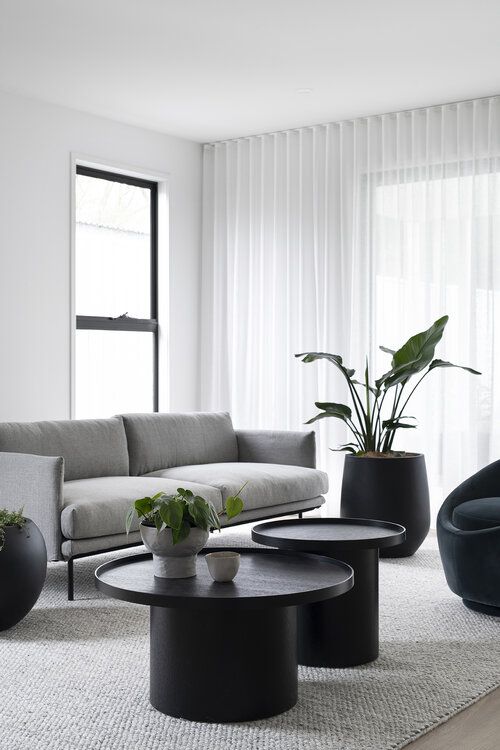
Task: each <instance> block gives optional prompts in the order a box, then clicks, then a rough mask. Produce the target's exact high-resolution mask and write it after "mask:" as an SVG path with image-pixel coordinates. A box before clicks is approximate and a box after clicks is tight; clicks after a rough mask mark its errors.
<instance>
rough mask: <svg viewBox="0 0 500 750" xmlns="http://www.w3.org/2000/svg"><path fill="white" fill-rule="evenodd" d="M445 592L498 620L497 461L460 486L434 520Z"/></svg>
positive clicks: (499, 498) (499, 485)
mask: <svg viewBox="0 0 500 750" xmlns="http://www.w3.org/2000/svg"><path fill="white" fill-rule="evenodd" d="M437 536H438V542H439V552H440V554H441V561H442V563H443V568H444V573H445V576H446V581H447V583H448V586H449V587H450V589H451V590H452V591H453V593H454V594H457V595H458V596H460V597H461V598H462V600H463V602H464V604H465V605H466V607H468V608H469V609H473V610H476V611H478V612H482V613H483V614H488V615H495V616H497V617H498V616H500V461H495V462H494V463H492V464H490V465H489V466H485V468H484V469H481V470H480V471H478V472H477V474H474V475H473V476H472V477H469V479H466V480H465V482H462V484H461V485H459V486H458V487H457V488H456V489H455V490H453V492H452V493H451V494H450V495H449V496H448V497H447V498H446V500H445V501H444V503H443V505H442V507H441V510H440V511H439V514H438V519H437Z"/></svg>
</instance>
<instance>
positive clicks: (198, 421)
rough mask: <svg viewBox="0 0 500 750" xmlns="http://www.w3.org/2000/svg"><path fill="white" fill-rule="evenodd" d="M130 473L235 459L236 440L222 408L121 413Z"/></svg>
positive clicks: (236, 452) (229, 419) (236, 458)
mask: <svg viewBox="0 0 500 750" xmlns="http://www.w3.org/2000/svg"><path fill="white" fill-rule="evenodd" d="M122 418H123V422H124V424H125V431H126V433H127V440H128V451H129V459H130V473H131V474H132V475H133V476H140V475H141V474H147V473H148V472H150V471H158V470H159V469H170V468H171V467H173V466H187V465H189V464H211V463H222V462H227V461H237V460H238V443H237V442H236V434H235V432H234V429H233V424H232V422H231V417H230V416H229V414H227V413H226V412H220V413H209V412H191V413H187V414H124V415H123V417H122Z"/></svg>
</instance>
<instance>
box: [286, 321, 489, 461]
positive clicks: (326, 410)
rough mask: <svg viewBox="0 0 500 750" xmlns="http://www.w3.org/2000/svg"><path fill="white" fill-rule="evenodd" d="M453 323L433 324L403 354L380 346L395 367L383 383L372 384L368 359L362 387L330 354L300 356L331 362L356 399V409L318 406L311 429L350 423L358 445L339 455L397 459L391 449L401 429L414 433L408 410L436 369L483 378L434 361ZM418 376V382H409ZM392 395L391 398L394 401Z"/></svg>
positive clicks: (327, 404) (345, 447)
mask: <svg viewBox="0 0 500 750" xmlns="http://www.w3.org/2000/svg"><path fill="white" fill-rule="evenodd" d="M447 322H448V316H447V315H444V316H443V317H442V318H439V320H436V322H435V323H433V324H432V325H431V327H430V328H428V329H427V331H422V333H417V334H416V335H415V336H412V337H411V338H409V339H408V341H407V342H406V343H405V344H403V346H402V347H401V348H400V349H397V350H394V349H389V348H388V347H386V346H381V347H380V349H381V350H382V351H383V352H386V353H387V354H390V355H391V358H392V359H391V367H390V369H389V370H388V371H387V372H386V373H385V374H384V375H382V376H381V377H380V378H378V379H377V380H375V382H374V383H370V372H369V366H368V357H367V358H366V366H365V372H364V376H363V382H360V381H359V380H356V379H355V378H354V375H355V371H354V370H352V369H350V368H348V367H346V366H345V365H344V363H343V361H342V357H340V356H339V355H338V354H328V353H326V352H304V353H303V354H296V355H295V356H296V357H302V358H303V359H302V361H303V362H315V361H316V360H320V359H324V360H326V361H327V362H330V363H331V364H332V365H333V366H334V367H336V368H337V370H339V372H340V373H341V374H342V375H343V377H344V378H345V380H346V382H347V385H348V388H349V393H350V396H351V400H352V404H353V409H351V408H350V407H349V406H347V405H346V404H337V403H330V402H321V401H317V402H316V406H317V408H318V409H320V413H319V414H317V415H316V416H315V417H313V418H312V419H309V420H308V421H307V422H306V424H311V423H312V422H317V421H318V420H320V419H326V418H330V417H334V418H335V419H340V420H341V421H342V422H345V424H346V425H347V427H348V428H349V429H350V431H351V433H352V435H353V441H352V442H350V443H346V444H345V445H342V446H340V447H339V448H338V449H337V450H343V451H347V452H348V453H353V454H355V455H367V454H371V455H380V456H386V455H395V454H394V452H393V450H392V446H393V443H394V437H395V435H396V432H397V430H401V429H412V428H414V427H415V426H416V425H415V424H410V423H409V422H408V420H413V419H415V417H410V416H407V415H406V414H405V410H406V407H407V405H408V402H409V400H410V398H411V397H412V395H413V394H414V392H415V390H416V389H417V388H418V386H419V385H420V383H421V382H422V380H423V379H424V378H425V377H427V375H428V374H429V373H430V372H432V371H433V370H437V369H438V368H441V367H458V368H459V369H461V370H466V371H467V372H470V373H472V374H473V375H480V374H481V373H480V372H478V371H477V370H473V369H472V367H464V366H462V365H454V364H452V363H451V362H445V361H444V360H442V359H434V350H435V348H436V346H437V344H438V343H439V342H440V341H441V338H442V336H443V331H444V329H445V326H446V324H447ZM416 375H419V376H420V377H419V378H418V379H417V381H416V383H414V384H413V383H411V385H410V381H411V380H412V378H413V377H414V376H416ZM391 396H392V398H391Z"/></svg>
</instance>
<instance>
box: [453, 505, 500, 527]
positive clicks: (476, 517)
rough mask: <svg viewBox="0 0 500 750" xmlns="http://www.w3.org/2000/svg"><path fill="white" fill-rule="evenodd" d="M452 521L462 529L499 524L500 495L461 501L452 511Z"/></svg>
mask: <svg viewBox="0 0 500 750" xmlns="http://www.w3.org/2000/svg"><path fill="white" fill-rule="evenodd" d="M452 521H453V524H454V525H455V526H456V527H457V529H461V530H462V531H476V530H480V529H493V528H495V526H500V497H484V498H483V497H481V498H477V499H476V500H468V501H467V502H465V503H461V504H460V505H457V507H456V508H455V510H454V511H453V516H452Z"/></svg>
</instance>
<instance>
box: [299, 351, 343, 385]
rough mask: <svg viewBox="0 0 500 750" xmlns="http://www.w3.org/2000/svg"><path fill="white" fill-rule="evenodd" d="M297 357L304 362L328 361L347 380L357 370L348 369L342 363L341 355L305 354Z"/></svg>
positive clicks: (325, 353)
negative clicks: (301, 358)
mask: <svg viewBox="0 0 500 750" xmlns="http://www.w3.org/2000/svg"><path fill="white" fill-rule="evenodd" d="M295 356H296V357H303V358H304V359H303V360H302V362H316V361H317V360H318V359H326V361H327V362H330V363H331V364H332V365H335V367H337V368H338V369H339V370H340V371H341V372H342V374H343V375H344V376H345V377H346V378H348V379H349V378H352V376H353V375H354V373H355V370H351V369H350V368H348V367H346V366H345V365H344V363H343V361H342V357H341V356H340V354H328V352H303V353H302V354H296V355H295Z"/></svg>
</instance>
